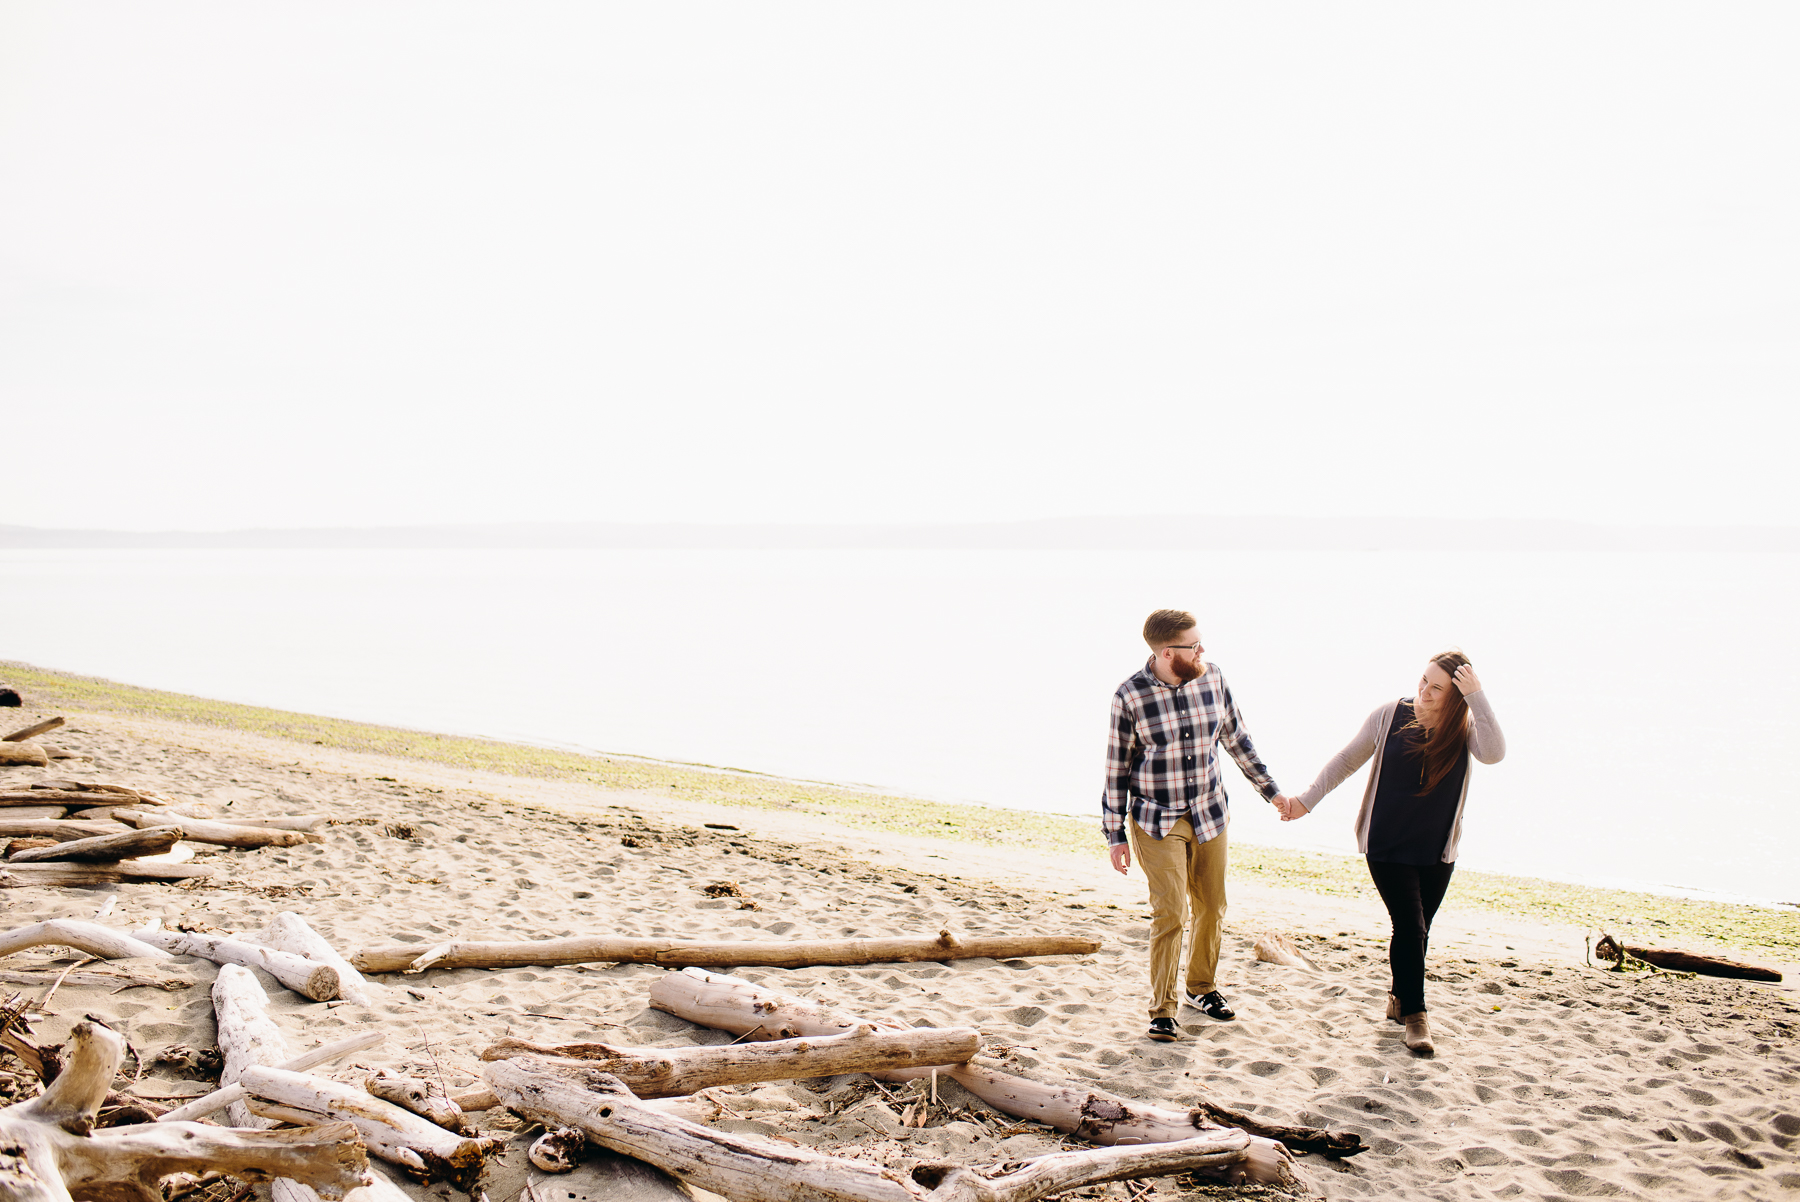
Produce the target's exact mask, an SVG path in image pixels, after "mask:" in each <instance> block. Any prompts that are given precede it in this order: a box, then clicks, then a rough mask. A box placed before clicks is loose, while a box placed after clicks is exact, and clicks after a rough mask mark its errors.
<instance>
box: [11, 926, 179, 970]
mask: <svg viewBox="0 0 1800 1202" xmlns="http://www.w3.org/2000/svg"><path fill="white" fill-rule="evenodd" d="M28 947H72V948H74V949H75V950H76V951H78V952H86V953H87V954H88V955H90V956H98V957H100V958H101V959H102V960H128V959H131V958H132V957H134V956H143V957H145V958H147V959H151V960H168V959H170V958H171V956H170V954H169V953H168V952H166V951H164V950H163V949H162V948H160V947H157V946H155V945H154V944H150V943H146V942H144V941H143V940H142V939H137V938H134V937H132V936H131V935H128V934H126V933H125V932H124V931H116V930H114V929H113V928H112V927H103V926H101V925H100V924H99V923H97V922H84V921H82V920H81V919H79V918H52V919H50V920H48V921H46V922H34V923H32V924H31V925H30V926H25V927H15V928H14V929H13V930H10V931H6V932H4V933H0V956H7V955H11V954H12V953H13V952H17V951H23V950H24V949H26V948H28Z"/></svg>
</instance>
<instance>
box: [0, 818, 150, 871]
mask: <svg viewBox="0 0 1800 1202" xmlns="http://www.w3.org/2000/svg"><path fill="white" fill-rule="evenodd" d="M179 842H181V828H180V827H178V826H159V827H155V828H152V829H151V830H145V831H122V832H120V833H119V834H116V835H95V836H94V837H92V838H89V839H68V840H64V841H61V842H59V843H57V845H56V846H55V847H37V848H33V849H32V850H30V851H21V852H18V853H16V854H14V855H13V856H11V857H9V858H8V859H7V863H8V864H38V863H47V862H63V861H69V860H79V861H101V860H130V859H135V858H136V857H138V856H160V855H162V854H163V853H164V852H165V851H168V850H169V849H170V848H171V847H174V846H175V845H176V844H177V843H179Z"/></svg>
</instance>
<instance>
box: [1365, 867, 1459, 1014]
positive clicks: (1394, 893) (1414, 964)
mask: <svg viewBox="0 0 1800 1202" xmlns="http://www.w3.org/2000/svg"><path fill="white" fill-rule="evenodd" d="M1455 871H1456V865H1454V864H1427V865H1419V864H1393V863H1390V862H1388V861H1386V860H1370V861H1369V875H1370V876H1371V877H1373V878H1374V880H1375V889H1376V891H1377V892H1378V893H1380V894H1381V900H1382V901H1383V902H1384V903H1386V905H1387V911H1388V917H1389V918H1391V919H1393V922H1394V936H1393V938H1392V939H1390V940H1389V941H1388V967H1389V968H1391V969H1392V970H1393V973H1394V984H1393V986H1392V988H1393V991H1394V996H1395V997H1396V998H1399V999H1400V1013H1401V1014H1417V1013H1419V1012H1420V1011H1421V1010H1423V1009H1425V947H1426V945H1427V944H1428V943H1429V942H1430V939H1431V919H1432V916H1433V915H1435V914H1436V913H1437V908H1438V903H1439V902H1441V901H1443V900H1444V891H1445V890H1446V889H1448V888H1450V874H1451V873H1453V872H1455Z"/></svg>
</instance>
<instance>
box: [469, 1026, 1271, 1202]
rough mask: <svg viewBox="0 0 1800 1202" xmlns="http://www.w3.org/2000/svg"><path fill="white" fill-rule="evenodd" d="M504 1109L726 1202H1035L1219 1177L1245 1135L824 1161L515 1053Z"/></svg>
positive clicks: (500, 1083) (499, 1080) (502, 1076)
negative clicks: (1018, 1161) (981, 1166)
mask: <svg viewBox="0 0 1800 1202" xmlns="http://www.w3.org/2000/svg"><path fill="white" fill-rule="evenodd" d="M485 1075H486V1077H487V1080H488V1084H489V1085H490V1086H492V1087H493V1089H494V1092H495V1093H497V1094H498V1095H499V1096H500V1098H501V1100H502V1101H504V1102H505V1103H506V1105H507V1106H508V1108H510V1109H512V1110H514V1111H515V1112H517V1113H519V1114H520V1115H522V1116H524V1117H525V1118H527V1119H530V1120H532V1121H534V1122H539V1123H542V1124H544V1126H545V1127H547V1128H551V1129H556V1128H563V1127H573V1128H577V1129H579V1130H580V1131H581V1132H583V1133H584V1134H585V1135H586V1136H587V1138H589V1139H591V1140H593V1141H594V1142H595V1143H597V1144H600V1145H602V1146H603V1147H606V1148H610V1149H612V1150H613V1151H615V1152H620V1153H622V1154H624V1155H626V1156H633V1157H636V1158H638V1159H640V1160H645V1161H648V1162H649V1163H651V1164H654V1165H656V1166H657V1167H658V1168H661V1169H663V1170H664V1171H666V1172H669V1173H672V1174H674V1175H675V1176H676V1177H679V1178H681V1179H682V1180H684V1181H688V1182H690V1183H692V1184H694V1185H697V1186H699V1187H701V1188H702V1189H707V1190H711V1191H713V1192H714V1193H718V1194H723V1195H725V1196H726V1197H728V1198H731V1199H733V1202H797V1200H801V1199H804V1200H806V1202H1032V1200H1033V1199H1037V1198H1042V1197H1045V1196H1047V1195H1050V1194H1054V1193H1062V1192H1065V1191H1068V1190H1072V1189H1078V1188H1081V1187H1082V1186H1086V1185H1096V1184H1099V1183H1100V1182H1103V1181H1118V1180H1124V1179H1129V1178H1133V1177H1153V1176H1166V1175H1170V1174H1174V1173H1183V1172H1193V1171H1196V1170H1199V1169H1218V1168H1221V1167H1223V1166H1226V1165H1230V1164H1232V1163H1235V1162H1237V1161H1239V1160H1241V1159H1242V1158H1243V1156H1244V1151H1245V1148H1246V1147H1247V1145H1248V1143H1249V1137H1248V1136H1246V1135H1244V1133H1243V1132H1241V1131H1231V1130H1218V1131H1214V1132H1209V1133H1206V1134H1203V1135H1199V1136H1197V1137H1195V1138H1193V1139H1189V1140H1184V1141H1182V1142H1181V1143H1177V1144H1160V1145H1152V1146H1148V1147H1132V1148H1100V1149H1093V1150H1090V1151H1086V1152H1065V1153H1058V1154H1056V1155H1053V1156H1047V1157H1042V1158H1040V1159H1038V1160H1035V1161H1032V1162H1030V1163H1028V1164H1027V1165H1026V1166H1025V1167H1024V1168H1022V1169H1020V1170H1018V1171H1017V1172H1014V1173H1009V1174H1006V1175H1004V1176H999V1177H986V1176H983V1175H982V1174H980V1173H977V1172H975V1171H974V1170H972V1169H968V1168H964V1167H962V1166H959V1165H947V1164H931V1165H920V1166H918V1167H916V1168H915V1169H914V1170H913V1171H912V1173H911V1175H910V1176H907V1177H901V1176H900V1175H898V1174H896V1173H894V1172H893V1171H891V1170H888V1169H885V1168H884V1167H883V1166H881V1165H876V1164H871V1163H868V1162H866V1161H858V1160H848V1159H845V1158H843V1157H837V1156H828V1155H825V1154H824V1153H820V1152H814V1151H812V1150H811V1149H808V1148H799V1147H795V1146H793V1145H791V1144H778V1143H775V1142H774V1141H772V1140H760V1139H754V1138H749V1137H745V1136H740V1135H734V1134H730V1133H727V1132H722V1131H716V1130H713V1129H712V1128H709V1127H703V1126H700V1125H699V1124H697V1123H691V1122H688V1121H686V1120H685V1119H681V1118H677V1117H675V1116H673V1115H670V1114H667V1113H664V1112H662V1111H659V1110H656V1109H653V1108H651V1107H649V1106H646V1105H644V1104H643V1103H642V1102H640V1101H639V1100H638V1099H637V1098H635V1097H633V1096H632V1093H631V1091H630V1090H629V1089H627V1088H626V1087H625V1086H624V1085H623V1084H622V1083H621V1082H620V1081H619V1079H618V1078H616V1077H614V1076H612V1075H610V1074H608V1073H603V1072H600V1071H598V1070H595V1069H582V1068H578V1067H576V1066H572V1065H568V1064H567V1063H566V1062H565V1063H564V1064H562V1065H561V1066H558V1065H556V1064H553V1063H551V1062H548V1061H545V1060H543V1059H541V1058H538V1057H532V1056H521V1057H518V1058H515V1059H511V1060H502V1061H499V1062H497V1063H494V1064H491V1065H489V1066H488V1068H487V1071H486V1073H485Z"/></svg>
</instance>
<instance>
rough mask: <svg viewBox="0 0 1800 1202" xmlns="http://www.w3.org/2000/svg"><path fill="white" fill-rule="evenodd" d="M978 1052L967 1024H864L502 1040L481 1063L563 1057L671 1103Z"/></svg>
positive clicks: (955, 1059) (976, 1037)
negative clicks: (709, 1042)
mask: <svg viewBox="0 0 1800 1202" xmlns="http://www.w3.org/2000/svg"><path fill="white" fill-rule="evenodd" d="M980 1047H981V1032H979V1031H977V1030H975V1029H974V1028H972V1027H943V1028H939V1027H907V1028H905V1029H903V1030H897V1031H895V1030H877V1029H876V1028H875V1027H873V1026H871V1025H869V1024H867V1023H864V1024H861V1025H859V1026H856V1027H853V1028H852V1029H850V1030H849V1031H846V1032H844V1033H843V1034H841V1035H826V1036H815V1037H812V1038H805V1039H784V1040H780V1041H777V1042H769V1043H747V1044H727V1045H725V1046H723V1047H693V1048H621V1047H613V1046H612V1045H611V1044H604V1043H583V1044H564V1045H562V1046H561V1047H556V1048H547V1047H539V1046H537V1045H535V1044H529V1043H525V1042H523V1041H521V1040H516V1039H504V1040H501V1041H500V1042H499V1043H497V1044H495V1045H494V1046H493V1047H490V1048H488V1049H487V1050H486V1051H484V1052H482V1053H481V1058H482V1059H483V1060H507V1059H510V1058H512V1057H514V1056H520V1055H537V1056H555V1057H563V1058H567V1059H571V1060H577V1061H580V1062H582V1063H583V1064H585V1065H586V1066H587V1067H589V1068H597V1069H600V1070H601V1071H603V1072H607V1073H611V1074H612V1075H613V1076H615V1077H617V1078H619V1079H620V1080H621V1081H623V1082H624V1083H625V1085H626V1087H627V1088H629V1089H630V1090H631V1092H632V1093H633V1094H635V1095H636V1096H637V1097H639V1098H671V1097H678V1096H680V1095H682V1094H691V1093H697V1092H699V1091H700V1090H702V1089H709V1088H711V1087H712V1086H715V1085H739V1084H742V1083H744V1082H746V1081H786V1080H793V1079H796V1078H804V1077H829V1076H835V1075H837V1074H839V1073H869V1072H881V1071H884V1070H893V1069H902V1068H913V1067H916V1066H919V1065H936V1064H956V1063H960V1062H961V1061H964V1060H967V1059H968V1058H969V1057H971V1056H973V1055H974V1054H975V1053H976V1052H977V1051H978V1050H979V1049H980Z"/></svg>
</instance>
